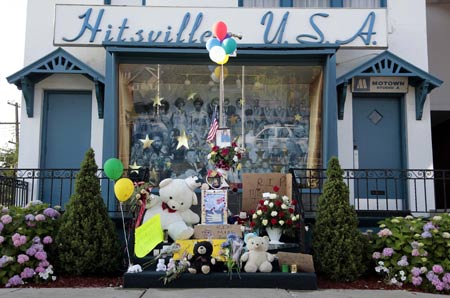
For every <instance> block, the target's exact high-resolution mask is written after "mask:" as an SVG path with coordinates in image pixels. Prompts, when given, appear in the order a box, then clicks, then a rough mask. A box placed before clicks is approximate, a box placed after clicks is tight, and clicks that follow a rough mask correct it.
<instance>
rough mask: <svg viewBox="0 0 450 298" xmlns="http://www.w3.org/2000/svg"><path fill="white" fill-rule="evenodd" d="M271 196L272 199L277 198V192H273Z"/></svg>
mask: <svg viewBox="0 0 450 298" xmlns="http://www.w3.org/2000/svg"><path fill="white" fill-rule="evenodd" d="M269 198H270V199H272V200H274V199H276V198H277V194H275V193H271V194H270V196H269Z"/></svg>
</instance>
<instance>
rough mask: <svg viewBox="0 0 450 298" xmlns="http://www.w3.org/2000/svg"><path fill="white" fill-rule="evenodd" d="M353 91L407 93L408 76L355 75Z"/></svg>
mask: <svg viewBox="0 0 450 298" xmlns="http://www.w3.org/2000/svg"><path fill="white" fill-rule="evenodd" d="M352 91H353V92H355V93H357V92H360V93H407V92H408V78H407V77H354V78H353V81H352Z"/></svg>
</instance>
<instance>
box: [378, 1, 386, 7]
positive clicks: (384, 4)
mask: <svg viewBox="0 0 450 298" xmlns="http://www.w3.org/2000/svg"><path fill="white" fill-rule="evenodd" d="M380 6H381V7H385V8H386V7H387V0H380Z"/></svg>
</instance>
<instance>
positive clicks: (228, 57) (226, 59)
mask: <svg viewBox="0 0 450 298" xmlns="http://www.w3.org/2000/svg"><path fill="white" fill-rule="evenodd" d="M228 59H230V55H226V56H225V58H224V59H223V60H222V61H219V62H217V64H220V65H222V64H226V63H227V62H228Z"/></svg>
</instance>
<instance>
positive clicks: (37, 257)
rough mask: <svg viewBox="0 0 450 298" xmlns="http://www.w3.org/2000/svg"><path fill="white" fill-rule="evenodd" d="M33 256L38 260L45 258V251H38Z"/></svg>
mask: <svg viewBox="0 0 450 298" xmlns="http://www.w3.org/2000/svg"><path fill="white" fill-rule="evenodd" d="M34 257H35V258H36V259H38V260H40V261H43V260H46V259H47V253H46V252H45V251H38V252H37V253H36V254H35V255H34Z"/></svg>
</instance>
